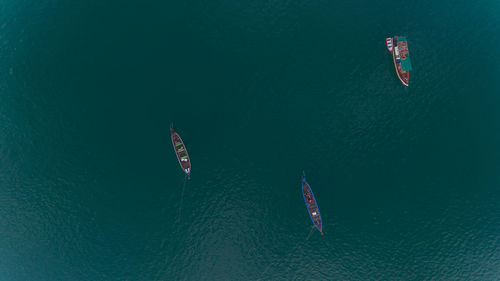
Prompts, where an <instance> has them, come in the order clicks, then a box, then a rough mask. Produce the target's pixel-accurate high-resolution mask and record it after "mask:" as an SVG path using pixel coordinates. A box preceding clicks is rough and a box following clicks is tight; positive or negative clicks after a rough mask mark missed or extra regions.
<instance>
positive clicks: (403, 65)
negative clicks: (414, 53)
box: [385, 36, 411, 86]
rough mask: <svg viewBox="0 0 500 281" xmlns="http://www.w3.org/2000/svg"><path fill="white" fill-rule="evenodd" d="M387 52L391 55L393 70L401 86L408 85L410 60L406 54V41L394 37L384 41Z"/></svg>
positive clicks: (402, 37)
mask: <svg viewBox="0 0 500 281" xmlns="http://www.w3.org/2000/svg"><path fill="white" fill-rule="evenodd" d="M385 44H386V46H387V50H389V52H391V53H392V60H393V61H394V68H396V73H397V74H398V78H399V80H400V81H401V83H403V85H405V86H408V84H409V83H410V70H411V60H410V53H409V52H408V41H407V40H406V37H405V36H394V37H389V38H386V39H385Z"/></svg>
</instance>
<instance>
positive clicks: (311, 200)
mask: <svg viewBox="0 0 500 281" xmlns="http://www.w3.org/2000/svg"><path fill="white" fill-rule="evenodd" d="M302 196H303V197H304V202H305V204H306V207H307V211H308V212H309V217H310V218H311V221H312V223H313V224H314V226H315V227H316V229H318V231H319V232H321V234H322V235H323V223H322V219H321V213H320V212H319V208H318V204H317V203H316V198H315V197H314V193H313V192H312V189H311V187H310V186H309V184H308V183H307V181H306V177H305V176H302Z"/></svg>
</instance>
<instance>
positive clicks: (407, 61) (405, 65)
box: [401, 56, 411, 71]
mask: <svg viewBox="0 0 500 281" xmlns="http://www.w3.org/2000/svg"><path fill="white" fill-rule="evenodd" d="M401 68H402V69H403V71H407V70H411V61H410V56H406V58H405V59H401Z"/></svg>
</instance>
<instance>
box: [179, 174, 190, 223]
mask: <svg viewBox="0 0 500 281" xmlns="http://www.w3.org/2000/svg"><path fill="white" fill-rule="evenodd" d="M187 178H188V175H187V174H186V176H184V184H182V193H181V202H180V204H179V222H180V221H181V214H182V201H184V189H185V188H186V183H187Z"/></svg>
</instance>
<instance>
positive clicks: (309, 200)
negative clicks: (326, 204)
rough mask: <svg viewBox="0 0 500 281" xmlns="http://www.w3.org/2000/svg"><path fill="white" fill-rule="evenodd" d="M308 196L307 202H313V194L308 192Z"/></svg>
mask: <svg viewBox="0 0 500 281" xmlns="http://www.w3.org/2000/svg"><path fill="white" fill-rule="evenodd" d="M306 198H307V202H309V203H311V202H312V198H311V195H309V194H307V195H306Z"/></svg>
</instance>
